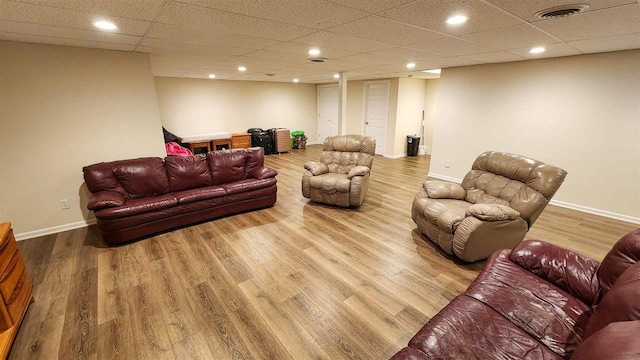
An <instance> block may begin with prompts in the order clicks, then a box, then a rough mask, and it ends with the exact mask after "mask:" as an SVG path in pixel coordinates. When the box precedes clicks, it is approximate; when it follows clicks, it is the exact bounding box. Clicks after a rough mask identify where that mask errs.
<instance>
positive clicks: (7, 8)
mask: <svg viewBox="0 0 640 360" xmlns="http://www.w3.org/2000/svg"><path fill="white" fill-rule="evenodd" d="M0 10H1V11H0V20H9V21H17V22H25V23H30V24H40V25H49V26H57V27H63V28H69V29H84V30H95V27H94V26H93V23H94V22H95V21H97V20H109V21H112V22H113V23H115V24H116V25H117V26H118V30H116V31H113V32H114V33H117V34H126V35H143V34H144V33H145V31H146V30H147V28H149V25H150V24H151V23H150V22H147V21H141V20H132V19H125V18H121V17H116V16H102V15H96V14H91V13H86V12H82V11H75V10H66V9H58V8H52V7H47V6H39V5H32V4H25V3H16V2H10V1H0Z"/></svg>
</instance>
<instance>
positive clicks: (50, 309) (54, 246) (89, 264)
mask: <svg viewBox="0 0 640 360" xmlns="http://www.w3.org/2000/svg"><path fill="white" fill-rule="evenodd" d="M320 154H321V148H320V146H316V145H314V146H310V147H308V148H307V149H304V150H292V151H291V152H290V153H287V154H282V155H273V156H267V157H265V164H266V166H270V167H273V168H274V169H276V170H277V171H278V173H279V175H278V177H277V180H278V201H277V202H276V204H275V205H274V206H273V207H270V208H266V209H261V210H258V211H251V212H247V213H242V214H237V215H233V216H228V217H224V218H221V219H216V220H213V221H208V222H203V223H201V224H197V225H194V226H188V227H184V228H181V229H178V230H175V231H169V232H166V233H163V234H159V235H156V236H151V237H148V238H145V239H143V240H140V241H137V242H133V243H130V244H124V245H122V246H117V247H109V246H107V245H106V244H103V243H102V242H100V240H99V235H98V231H97V229H96V227H95V226H92V227H89V228H84V229H76V230H71V231H66V232H62V233H59V234H54V235H47V236H43V237H40V238H36V239H30V240H25V241H20V242H19V243H18V246H19V248H20V249H21V252H22V256H23V258H24V260H25V265H26V268H27V272H28V274H29V276H30V278H31V280H32V283H33V288H34V297H35V302H34V303H33V304H31V306H30V307H29V310H28V312H27V314H26V317H25V319H24V321H23V323H22V327H21V329H20V331H19V333H18V336H17V338H16V342H15V344H14V346H13V350H12V351H11V353H10V358H11V359H35V358H43V359H52V360H55V359H64V360H66V359H76V358H85V359H153V360H157V359H210V358H213V359H350V358H353V359H372V360H376V359H388V358H389V357H390V356H391V355H392V354H393V353H394V352H395V351H397V350H398V349H399V348H400V347H401V346H404V345H406V343H407V342H408V341H409V339H410V338H411V337H412V336H413V334H414V333H415V332H416V331H418V330H419V329H420V328H421V327H422V326H423V325H424V323H425V322H426V321H427V320H428V319H429V317H431V316H433V315H434V314H436V313H437V312H438V311H439V310H440V309H441V308H442V307H444V306H445V305H446V304H447V303H448V302H449V301H450V300H451V299H452V298H453V297H455V296H456V295H458V294H460V293H462V292H463V291H464V290H465V289H466V287H467V286H468V285H469V284H470V283H471V281H473V279H474V278H475V277H476V276H477V274H478V272H479V271H480V269H482V267H483V266H484V262H477V263H473V264H465V263H462V262H460V261H458V260H456V259H455V258H452V257H450V256H447V255H445V254H443V253H442V251H440V250H439V249H438V247H437V246H434V245H433V244H431V242H430V241H428V240H426V239H424V238H423V237H422V236H421V235H420V234H418V233H417V231H416V225H415V224H414V223H413V221H412V220H411V204H412V201H413V198H414V197H415V195H416V193H417V192H418V190H419V189H420V187H421V186H422V183H423V181H424V180H425V179H426V174H428V172H429V161H430V159H429V157H428V156H416V157H407V158H400V159H388V158H383V157H381V156H375V159H374V165H373V168H372V171H371V179H370V184H369V190H368V193H367V197H366V199H365V201H364V203H363V204H362V206H361V207H360V208H357V209H342V208H336V207H332V206H327V205H323V204H315V203H312V202H310V201H309V200H308V199H305V198H304V197H302V194H301V191H300V184H301V178H302V173H303V171H304V167H303V164H304V163H305V162H306V161H310V160H314V161H317V160H318V159H319V158H320ZM569 176H571V175H569ZM637 227H638V226H637V225H634V224H629V223H625V222H622V221H616V220H611V219H607V218H603V217H599V216H596V215H592V214H586V213H581V212H577V211H573V210H569V209H565V208H560V207H556V206H548V207H547V208H546V209H545V211H544V212H543V213H542V214H541V216H540V217H539V218H538V220H537V222H536V223H535V224H534V226H533V227H532V228H531V230H530V231H529V233H528V234H527V236H526V238H529V239H532V238H537V239H541V240H545V241H548V242H551V243H554V244H557V245H560V246H563V247H567V248H570V249H572V250H575V251H577V252H579V253H582V254H585V255H587V256H590V257H593V258H595V259H598V260H600V259H602V257H603V256H604V255H605V254H606V252H607V251H608V250H609V249H610V247H611V245H612V244H613V243H614V242H615V241H617V240H618V239H619V238H620V237H621V236H622V235H624V234H625V233H627V232H629V231H631V230H633V229H635V228H637Z"/></svg>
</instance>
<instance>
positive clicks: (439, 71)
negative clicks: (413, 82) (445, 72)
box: [422, 69, 442, 74]
mask: <svg viewBox="0 0 640 360" xmlns="http://www.w3.org/2000/svg"><path fill="white" fill-rule="evenodd" d="M422 72H426V73H429V74H440V73H441V72H442V69H431V70H423V71H422Z"/></svg>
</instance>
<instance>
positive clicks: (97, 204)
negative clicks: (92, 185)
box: [87, 191, 125, 211]
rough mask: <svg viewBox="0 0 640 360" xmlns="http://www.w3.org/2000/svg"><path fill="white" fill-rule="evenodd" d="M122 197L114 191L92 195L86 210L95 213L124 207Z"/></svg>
mask: <svg viewBox="0 0 640 360" xmlns="http://www.w3.org/2000/svg"><path fill="white" fill-rule="evenodd" d="M124 202H125V198H124V195H122V194H120V193H119V192H115V191H99V192H97V193H95V194H92V195H91V197H90V198H89V202H88V203H87V209H89V210H93V211H97V210H102V209H106V208H112V207H118V206H122V205H124Z"/></svg>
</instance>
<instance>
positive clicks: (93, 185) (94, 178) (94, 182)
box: [82, 162, 129, 197]
mask: <svg viewBox="0 0 640 360" xmlns="http://www.w3.org/2000/svg"><path fill="white" fill-rule="evenodd" d="M82 173H83V174H84V181H85V183H86V184H87V188H88V189H89V191H91V192H92V193H94V194H95V193H97V192H100V191H113V192H117V193H120V194H122V195H124V196H126V197H129V194H127V191H126V190H125V189H124V187H123V186H122V184H121V183H120V181H119V180H118V178H117V177H116V175H115V174H114V173H113V168H112V167H111V163H104V162H101V163H98V164H93V165H89V166H85V167H83V168H82Z"/></svg>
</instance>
